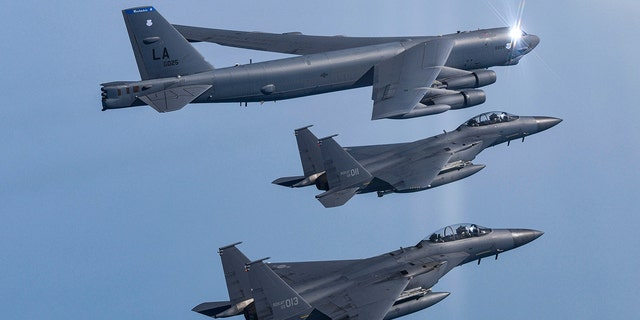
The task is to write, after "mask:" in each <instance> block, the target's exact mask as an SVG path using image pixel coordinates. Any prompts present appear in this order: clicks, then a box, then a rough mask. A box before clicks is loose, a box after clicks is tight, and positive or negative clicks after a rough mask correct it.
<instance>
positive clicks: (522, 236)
mask: <svg viewBox="0 0 640 320" xmlns="http://www.w3.org/2000/svg"><path fill="white" fill-rule="evenodd" d="M509 231H511V236H512V237H513V246H514V248H517V247H520V246H523V245H525V244H527V243H529V242H531V241H533V240H535V239H538V238H539V237H540V236H541V235H543V234H544V232H542V231H538V230H531V229H509Z"/></svg>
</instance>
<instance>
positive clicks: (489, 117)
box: [462, 111, 518, 127]
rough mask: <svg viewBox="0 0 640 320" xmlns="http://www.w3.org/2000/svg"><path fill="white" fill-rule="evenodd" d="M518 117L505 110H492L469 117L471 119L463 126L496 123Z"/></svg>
mask: <svg viewBox="0 0 640 320" xmlns="http://www.w3.org/2000/svg"><path fill="white" fill-rule="evenodd" d="M516 119H518V116H516V115H513V114H510V113H506V112H504V111H491V112H487V113H483V114H481V115H478V116H475V117H473V118H471V119H469V121H467V122H465V123H463V124H462V126H467V127H480V126H486V125H489V124H494V123H500V122H509V121H513V120H516Z"/></svg>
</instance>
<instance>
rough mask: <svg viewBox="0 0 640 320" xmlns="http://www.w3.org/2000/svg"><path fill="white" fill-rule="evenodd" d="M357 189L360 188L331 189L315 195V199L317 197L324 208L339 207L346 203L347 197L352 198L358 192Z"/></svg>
mask: <svg viewBox="0 0 640 320" xmlns="http://www.w3.org/2000/svg"><path fill="white" fill-rule="evenodd" d="M358 189H360V187H353V188H349V189H341V190H335V189H333V190H329V191H327V192H323V193H321V194H319V195H317V196H316V199H318V201H320V203H322V205H323V206H324V207H325V208H333V207H339V206H341V205H343V204H345V203H347V201H349V199H351V198H353V196H355V195H356V193H357V192H358Z"/></svg>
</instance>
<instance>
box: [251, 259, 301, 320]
mask: <svg viewBox="0 0 640 320" xmlns="http://www.w3.org/2000/svg"><path fill="white" fill-rule="evenodd" d="M263 260H265V259H262V260H258V261H254V262H250V263H248V264H247V265H246V270H247V274H248V276H249V281H250V283H251V289H252V292H253V297H254V304H255V308H256V314H257V317H258V319H260V320H288V319H300V318H307V316H309V315H310V314H311V313H312V311H313V308H312V307H311V305H309V303H307V301H305V300H304V299H303V298H302V297H301V296H300V295H299V294H298V293H297V292H296V291H295V290H293V289H292V288H291V287H290V286H289V285H288V284H287V283H286V282H284V281H283V280H282V279H280V277H279V276H278V275H277V274H276V273H275V272H273V271H272V270H271V268H269V267H268V266H267V265H266V264H265V263H264V262H263Z"/></svg>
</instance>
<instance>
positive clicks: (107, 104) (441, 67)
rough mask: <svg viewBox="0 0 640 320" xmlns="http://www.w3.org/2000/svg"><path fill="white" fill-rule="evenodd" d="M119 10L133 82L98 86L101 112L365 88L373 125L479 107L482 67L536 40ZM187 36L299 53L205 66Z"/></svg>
mask: <svg viewBox="0 0 640 320" xmlns="http://www.w3.org/2000/svg"><path fill="white" fill-rule="evenodd" d="M122 14H123V16H124V20H125V24H126V26H127V30H128V32H129V38H130V40H131V45H132V47H133V51H134V55H135V57H136V62H137V63H138V69H139V71H140V76H141V78H142V80H141V81H117V82H110V83H104V84H102V89H101V90H102V108H103V109H102V110H107V109H118V108H127V107H133V106H140V105H150V106H151V107H153V108H154V109H156V110H157V111H158V112H168V111H174V110H178V109H181V108H182V107H184V106H185V105H187V104H189V103H210V102H240V103H242V102H245V103H246V102H264V101H276V100H283V99H290V98H297V97H303V96H308V95H315V94H321V93H327V92H333V91H340V90H347V89H353V88H360V87H366V86H372V87H373V92H372V99H373V101H374V102H373V113H372V119H383V118H389V119H406V118H414V117H421V116H425V115H431V114H436V113H441V112H445V111H447V110H451V109H461V108H467V107H471V106H475V105H478V104H481V103H484V101H485V99H486V97H485V93H484V91H482V90H479V89H476V88H479V87H483V86H486V85H489V84H492V83H494V82H495V81H496V74H495V72H494V71H492V70H488V69H487V68H489V67H493V66H509V65H514V64H517V63H518V61H519V60H520V59H521V58H522V57H523V56H524V55H526V54H527V53H529V52H531V50H533V48H535V46H536V45H537V44H538V43H539V41H540V39H539V38H538V37H536V36H534V35H529V34H526V33H525V32H524V31H521V30H519V29H518V28H515V29H510V28H495V29H483V30H476V31H469V32H458V33H454V34H447V35H442V36H415V37H382V38H377V37H326V36H307V35H302V34H297V33H287V34H272V33H257V32H242V31H232V30H219V29H207V28H198V27H187V26H175V27H174V26H172V25H170V24H169V23H168V22H167V21H166V20H165V19H164V18H163V17H162V16H161V15H160V14H159V13H158V11H157V10H155V9H154V8H153V7H140V8H131V9H126V10H123V11H122ZM176 28H177V30H176ZM181 33H182V34H181ZM185 37H186V39H185ZM187 39H188V40H189V41H209V42H215V43H218V44H221V45H225V46H232V47H240V48H249V49H256V50H265V51H273V52H282V53H288V54H295V55H299V56H296V57H290V58H285V59H280V60H273V61H265V62H260V63H251V64H247V65H239V66H235V67H229V68H221V69H214V68H213V67H212V66H211V65H210V64H209V63H208V62H206V61H205V60H204V58H203V57H202V56H201V55H200V53H199V52H198V51H197V50H196V49H195V48H194V47H193V46H192V45H191V44H189V43H188V42H187Z"/></svg>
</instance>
